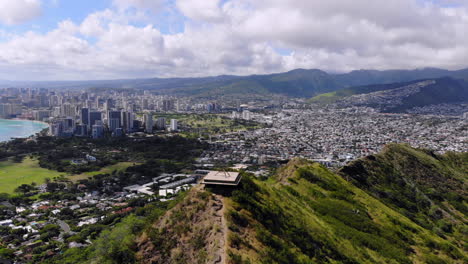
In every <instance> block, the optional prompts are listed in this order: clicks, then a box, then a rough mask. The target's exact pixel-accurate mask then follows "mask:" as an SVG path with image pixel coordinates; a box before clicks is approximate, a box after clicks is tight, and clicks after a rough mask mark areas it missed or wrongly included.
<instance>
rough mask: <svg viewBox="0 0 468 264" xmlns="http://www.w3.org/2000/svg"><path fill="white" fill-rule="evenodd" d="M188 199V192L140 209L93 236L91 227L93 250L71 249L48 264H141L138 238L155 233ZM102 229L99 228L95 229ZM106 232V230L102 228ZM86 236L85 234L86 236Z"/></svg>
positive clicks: (88, 248)
mask: <svg viewBox="0 0 468 264" xmlns="http://www.w3.org/2000/svg"><path fill="white" fill-rule="evenodd" d="M185 196H186V193H185V192H181V193H179V194H178V196H177V197H176V199H174V200H172V201H167V202H160V201H156V202H153V203H150V204H147V205H146V206H145V207H143V208H139V210H137V211H136V212H135V213H133V214H130V215H128V216H126V217H124V218H123V219H122V221H120V222H117V223H116V224H114V225H111V227H110V228H107V229H106V230H103V231H102V232H100V233H99V232H98V235H92V232H93V229H91V228H92V226H91V227H89V228H90V229H91V230H89V231H90V232H85V233H89V235H91V236H90V237H89V238H92V239H93V243H92V245H91V246H88V247H86V248H84V249H83V248H70V249H67V250H66V251H65V252H64V253H63V254H61V255H59V256H57V257H56V258H54V259H50V260H47V261H46V262H45V263H51V264H52V263H57V264H58V263H60V264H75V263H109V264H111V263H128V264H130V263H138V262H137V255H136V254H137V251H138V242H137V238H138V236H139V235H140V234H141V233H142V232H144V231H146V232H148V231H152V230H153V228H152V224H153V222H154V221H156V220H157V219H159V218H160V217H161V216H163V215H164V213H166V212H167V211H168V210H170V209H171V208H173V207H174V206H176V205H177V204H179V203H180V202H181V200H183V199H184V197H185ZM94 229H95V230H96V229H99V228H96V227H95V228H94ZM100 229H101V230H102V229H103V227H102V226H101V227H100ZM82 233H83V232H82ZM86 238H87V237H86V236H85V237H81V238H80V237H76V236H75V237H69V238H68V241H80V240H84V239H86Z"/></svg>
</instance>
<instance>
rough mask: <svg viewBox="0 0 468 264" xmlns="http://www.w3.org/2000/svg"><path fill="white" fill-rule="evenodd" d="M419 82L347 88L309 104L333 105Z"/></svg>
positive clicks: (322, 96)
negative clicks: (351, 98) (339, 101)
mask: <svg viewBox="0 0 468 264" xmlns="http://www.w3.org/2000/svg"><path fill="white" fill-rule="evenodd" d="M418 82H419V81H411V82H403V83H401V82H398V83H390V84H373V85H366V86H356V87H349V88H344V89H340V90H337V91H334V92H330V93H324V94H320V95H317V96H315V97H313V98H312V99H311V100H310V102H311V103H326V104H328V103H334V102H337V101H338V100H340V99H343V98H346V97H349V96H352V95H357V94H369V93H373V92H379V91H385V90H391V89H396V88H400V87H404V86H408V85H411V84H414V83H418Z"/></svg>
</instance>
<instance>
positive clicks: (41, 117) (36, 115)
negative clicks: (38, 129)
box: [33, 110, 50, 121]
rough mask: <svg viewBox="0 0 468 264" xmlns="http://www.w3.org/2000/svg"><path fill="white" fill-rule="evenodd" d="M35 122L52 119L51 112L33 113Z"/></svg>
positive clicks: (38, 111) (40, 111) (39, 111)
mask: <svg viewBox="0 0 468 264" xmlns="http://www.w3.org/2000/svg"><path fill="white" fill-rule="evenodd" d="M33 116H34V120H38V121H44V119H45V118H48V117H50V111H48V110H37V111H33Z"/></svg>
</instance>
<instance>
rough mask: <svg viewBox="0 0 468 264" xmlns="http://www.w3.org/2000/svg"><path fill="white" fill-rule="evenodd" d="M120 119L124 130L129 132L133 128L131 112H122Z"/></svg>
mask: <svg viewBox="0 0 468 264" xmlns="http://www.w3.org/2000/svg"><path fill="white" fill-rule="evenodd" d="M121 120H122V128H123V130H124V132H127V133H128V132H131V131H132V130H133V114H132V113H130V112H122V118H121Z"/></svg>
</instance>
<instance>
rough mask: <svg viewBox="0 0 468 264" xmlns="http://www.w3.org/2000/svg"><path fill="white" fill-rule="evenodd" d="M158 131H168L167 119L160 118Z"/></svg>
mask: <svg viewBox="0 0 468 264" xmlns="http://www.w3.org/2000/svg"><path fill="white" fill-rule="evenodd" d="M156 129H158V130H165V129H166V118H164V117H159V118H158V120H157V121H156Z"/></svg>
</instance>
